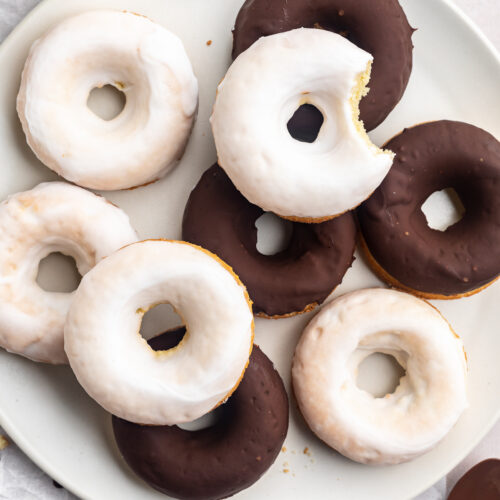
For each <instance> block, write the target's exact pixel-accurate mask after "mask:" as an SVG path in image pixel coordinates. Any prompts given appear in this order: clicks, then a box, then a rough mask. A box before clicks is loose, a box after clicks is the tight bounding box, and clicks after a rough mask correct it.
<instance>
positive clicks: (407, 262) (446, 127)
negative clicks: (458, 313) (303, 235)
mask: <svg viewBox="0 0 500 500" xmlns="http://www.w3.org/2000/svg"><path fill="white" fill-rule="evenodd" d="M385 147H386V148H387V149H390V150H392V151H394V152H395V153H396V158H395V160H394V163H393V165H392V168H391V170H390V171H389V174H388V175H387V177H386V178H385V179H384V181H383V182H382V184H381V185H380V186H379V188H378V189H377V190H376V191H375V193H374V194H373V195H372V196H371V197H370V198H369V199H368V200H367V201H366V202H364V203H363V205H361V207H360V208H359V209H358V218H359V223H360V226H361V232H362V234H363V236H364V239H365V241H366V244H367V246H368V248H369V250H370V253H371V254H372V256H373V257H374V258H375V260H376V261H377V263H378V264H379V265H380V266H381V267H382V268H383V269H384V270H385V271H386V272H387V273H388V274H390V275H391V276H392V277H394V278H396V279H397V280H398V281H399V282H400V283H401V284H403V285H405V286H407V287H410V288H412V289H414V290H418V291H421V292H426V293H430V294H440V295H446V296H453V295H458V294H462V293H466V292H469V291H471V290H474V289H476V288H480V287H481V286H484V285H485V284H487V283H489V282H490V281H492V280H493V279H495V278H496V277H497V276H498V274H499V273H500V143H499V142H498V141H497V140H496V139H495V138H494V137H493V136H492V135H490V134H488V133H487V132H485V131H484V130H482V129H480V128H477V127H474V126H472V125H469V124H467V123H462V122H453V121H447V120H443V121H437V122H431V123H425V124H422V125H417V126H416V127H413V128H410V129H405V130H404V131H403V132H402V133H401V134H399V135H398V136H396V137H394V138H393V139H391V140H390V141H389V142H388V143H387V144H386V146H385ZM450 187H451V188H453V189H455V191H456V192H457V194H458V196H459V197H460V199H461V201H462V203H463V205H464V207H465V214H464V216H463V218H462V219H461V220H460V221H459V222H457V223H456V224H454V225H452V226H450V227H449V228H448V229H447V230H446V231H437V230H434V229H431V228H430V227H429V226H428V225H427V220H426V218H425V215H424V213H423V212H422V210H421V206H422V204H423V203H424V202H425V200H426V199H427V198H428V197H429V196H430V195H431V194H432V193H434V192H435V191H439V190H442V189H445V188H450Z"/></svg>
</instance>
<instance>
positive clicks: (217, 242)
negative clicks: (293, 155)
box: [182, 164, 356, 317]
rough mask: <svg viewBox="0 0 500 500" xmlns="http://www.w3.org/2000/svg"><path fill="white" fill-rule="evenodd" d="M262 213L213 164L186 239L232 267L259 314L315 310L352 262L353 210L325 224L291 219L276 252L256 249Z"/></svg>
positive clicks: (188, 214) (195, 199)
mask: <svg viewBox="0 0 500 500" xmlns="http://www.w3.org/2000/svg"><path fill="white" fill-rule="evenodd" d="M262 214H263V211H262V210H261V209H260V208H259V207H257V206H256V205H252V204H251V203H250V202H249V201H247V200H246V199H245V198H244V197H243V196H242V195H241V193H240V192H239V191H238V190H237V189H236V188H235V187H234V186H233V184H232V183H231V181H230V180H229V178H228V176H227V175H226V174H225V172H224V171H223V170H222V169H221V168H220V167H219V166H218V165H217V164H215V165H213V166H212V167H211V168H209V169H208V170H207V171H206V172H205V173H204V174H203V176H202V177H201V179H200V181H199V182H198V184H197V185H196V187H195V188H194V190H193V191H192V193H191V194H190V196H189V200H188V202H187V205H186V209H185V212H184V219H183V222H182V237H183V239H185V240H186V241H190V242H191V243H195V244H197V245H200V246H202V247H204V248H207V249H208V250H210V251H212V252H213V253H215V254H216V255H218V256H219V257H220V258H221V259H223V260H224V261H225V262H227V263H228V264H229V265H231V266H232V267H233V268H234V270H235V272H236V273H237V274H238V276H239V277H240V278H241V280H242V281H243V283H245V285H246V287H247V289H248V293H249V295H250V298H251V299H252V301H253V303H254V304H253V310H254V312H256V313H257V315H258V316H264V317H283V316H290V315H293V314H297V313H300V312H306V311H309V310H311V309H313V308H314V307H315V306H316V305H318V303H321V302H323V300H325V299H326V297H327V296H328V295H329V294H330V293H331V292H332V291H333V290H334V289H335V287H336V286H337V285H339V284H340V283H341V282H342V279H343V277H344V274H345V273H346V271H347V269H348V268H349V267H350V266H351V264H352V261H353V254H354V248H355V245H356V225H355V223H354V217H353V216H352V213H351V212H348V213H346V214H344V215H341V216H340V217H336V218H335V219H333V220H330V221H327V222H323V223H321V224H302V223H298V222H293V223H292V224H293V230H292V235H291V239H290V243H289V245H288V247H287V248H286V249H285V250H283V251H281V252H279V253H277V254H275V255H262V254H261V253H259V251H258V250H257V248H256V244H257V228H256V227H255V221H256V220H257V219H258V218H259V217H260V216H261V215H262Z"/></svg>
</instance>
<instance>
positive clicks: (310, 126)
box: [286, 104, 324, 143]
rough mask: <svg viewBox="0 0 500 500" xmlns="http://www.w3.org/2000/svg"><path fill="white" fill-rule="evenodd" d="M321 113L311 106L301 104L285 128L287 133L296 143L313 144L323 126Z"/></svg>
mask: <svg viewBox="0 0 500 500" xmlns="http://www.w3.org/2000/svg"><path fill="white" fill-rule="evenodd" d="M323 122H324V117H323V114H322V113H321V111H320V110H319V109H318V108H316V107H315V106H313V105H312V104H302V106H299V108H298V109H297V110H296V111H295V113H294V114H293V115H292V117H291V118H290V120H288V123H287V124H286V127H287V129H288V133H289V134H290V135H291V136H292V137H293V138H294V139H295V140H297V141H300V142H309V143H311V142H314V141H315V140H316V139H317V137H318V134H319V131H320V129H321V126H322V125H323Z"/></svg>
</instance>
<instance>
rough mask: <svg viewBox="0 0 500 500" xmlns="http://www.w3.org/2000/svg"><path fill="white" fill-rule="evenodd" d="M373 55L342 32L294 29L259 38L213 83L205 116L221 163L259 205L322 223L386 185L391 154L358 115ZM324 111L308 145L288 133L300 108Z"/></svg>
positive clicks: (285, 214)
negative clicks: (214, 88)
mask: <svg viewBox="0 0 500 500" xmlns="http://www.w3.org/2000/svg"><path fill="white" fill-rule="evenodd" d="M371 61H372V56H371V55H370V54H368V53H367V52H365V51H363V50H361V49H359V48H358V47H356V46H355V45H353V44H352V43H351V42H349V41H348V40H346V39H345V38H343V37H342V36H340V35H337V34H334V33H331V32H329V31H324V30H319V29H308V28H299V29H295V30H292V31H288V32H285V33H279V34H277V35H271V36H267V37H262V38H260V39H259V40H258V41H257V42H255V43H254V44H253V45H252V46H251V47H250V48H249V49H247V50H246V51H245V52H243V53H242V54H240V55H239V56H238V57H237V58H236V60H235V61H234V62H233V64H232V66H231V67H230V68H229V70H228V72H227V73H226V76H225V77H224V79H223V80H222V82H221V83H220V84H219V87H218V89H217V97H216V100H215V105H214V109H213V113H212V117H211V123H212V129H213V134H214V139H215V145H216V148H217V156H218V162H219V164H220V165H221V166H222V167H223V168H224V170H225V171H226V173H227V174H228V176H229V177H230V178H231V180H232V182H233V184H234V185H235V186H236V187H237V188H238V189H239V190H240V191H241V193H242V194H243V195H244V196H245V197H246V198H247V199H248V200H249V201H251V202H252V203H254V204H256V205H259V206H260V207H261V208H262V209H263V210H268V211H272V212H275V213H276V214H279V215H281V216H283V217H288V218H291V219H294V220H303V221H306V222H319V221H320V220H326V219H328V218H331V217H333V216H335V215H339V214H341V213H343V212H345V211H347V210H349V209H352V208H354V207H355V206H357V205H359V204H360V203H361V202H362V201H364V200H365V199H366V198H368V196H369V195H370V194H371V193H372V192H373V190H374V189H375V188H376V187H377V186H378V185H379V184H380V183H381V182H382V180H383V178H384V177H385V175H386V174H387V172H388V171H389V168H390V167H391V164H392V158H393V154H392V153H391V152H389V151H382V150H380V149H378V148H377V147H376V146H375V145H373V144H372V143H371V142H370V140H369V138H368V136H367V135H366V133H365V131H364V129H363V125H362V123H361V122H360V121H359V120H358V114H359V109H358V104H359V100H360V99H361V97H362V96H363V93H364V92H365V84H366V83H367V81H368V79H369V73H370V66H371ZM306 103H309V104H312V105H314V106H316V107H317V108H318V109H319V110H320V111H321V113H322V114H323V117H324V122H323V125H322V127H321V129H320V131H319V135H318V137H317V139H316V140H315V141H314V142H313V143H305V142H299V141H297V140H295V139H293V138H292V137H291V135H290V134H289V133H288V130H287V122H288V121H289V119H290V118H291V117H292V115H293V113H294V112H295V110H296V109H297V108H298V107H299V106H300V105H302V104H306Z"/></svg>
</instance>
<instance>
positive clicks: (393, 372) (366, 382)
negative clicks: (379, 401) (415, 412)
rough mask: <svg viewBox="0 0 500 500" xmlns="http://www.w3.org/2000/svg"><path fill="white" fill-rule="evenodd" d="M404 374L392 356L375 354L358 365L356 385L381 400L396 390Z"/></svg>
mask: <svg viewBox="0 0 500 500" xmlns="http://www.w3.org/2000/svg"><path fill="white" fill-rule="evenodd" d="M405 373H406V372H405V370H404V368H403V367H402V366H401V365H400V364H399V363H398V362H397V360H396V358H395V357H394V356H391V355H390V354H384V353H381V352H375V353H373V354H370V355H369V356H368V357H366V358H365V359H364V360H363V361H362V362H361V363H360V364H359V366H358V375H357V379H356V385H357V386H358V388H359V389H361V390H362V391H365V392H368V393H370V394H371V395H372V396H373V397H375V398H383V397H384V396H385V395H386V394H392V393H393V392H394V391H395V390H396V388H397V387H398V385H399V381H400V379H401V377H403V376H404V375H405Z"/></svg>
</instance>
